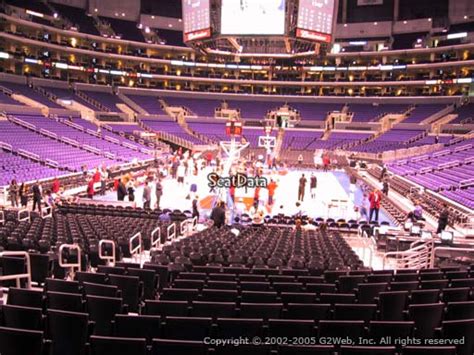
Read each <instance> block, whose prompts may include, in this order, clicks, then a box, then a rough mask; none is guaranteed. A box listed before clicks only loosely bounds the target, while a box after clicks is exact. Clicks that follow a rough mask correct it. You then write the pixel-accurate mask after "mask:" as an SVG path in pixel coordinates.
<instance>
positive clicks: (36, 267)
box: [30, 253, 51, 285]
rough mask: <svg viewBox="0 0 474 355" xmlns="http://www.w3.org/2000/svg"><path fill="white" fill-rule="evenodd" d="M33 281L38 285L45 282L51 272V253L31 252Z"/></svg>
mask: <svg viewBox="0 0 474 355" xmlns="http://www.w3.org/2000/svg"><path fill="white" fill-rule="evenodd" d="M30 264H31V281H33V282H37V283H38V285H42V284H44V282H45V280H46V278H47V277H49V276H50V274H51V267H50V262H49V255H47V254H37V253H30Z"/></svg>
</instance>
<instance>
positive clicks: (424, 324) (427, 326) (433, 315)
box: [408, 303, 444, 338]
mask: <svg viewBox="0 0 474 355" xmlns="http://www.w3.org/2000/svg"><path fill="white" fill-rule="evenodd" d="M443 311H444V304H443V303H431V304H414V305H410V306H409V307H408V314H409V318H410V319H411V320H413V321H414V322H415V333H414V335H415V336H417V337H420V338H431V337H433V336H434V334H435V328H437V327H439V326H440V325H441V319H442V317H443Z"/></svg>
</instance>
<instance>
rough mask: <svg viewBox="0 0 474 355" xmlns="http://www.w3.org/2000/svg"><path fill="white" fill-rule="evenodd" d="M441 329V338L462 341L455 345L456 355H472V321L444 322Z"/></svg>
mask: <svg viewBox="0 0 474 355" xmlns="http://www.w3.org/2000/svg"><path fill="white" fill-rule="evenodd" d="M441 328H442V336H441V338H444V339H459V340H460V341H461V340H462V344H459V345H456V350H457V354H458V355H471V354H474V337H473V334H474V319H469V320H454V321H444V322H443V323H442V327H441Z"/></svg>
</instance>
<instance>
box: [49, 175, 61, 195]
mask: <svg viewBox="0 0 474 355" xmlns="http://www.w3.org/2000/svg"><path fill="white" fill-rule="evenodd" d="M59 189H60V184H59V180H58V178H54V181H53V186H52V187H51V192H52V193H53V194H57V193H58V192H59Z"/></svg>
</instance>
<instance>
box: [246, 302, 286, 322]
mask: <svg viewBox="0 0 474 355" xmlns="http://www.w3.org/2000/svg"><path fill="white" fill-rule="evenodd" d="M282 309H283V304H281V303H241V304H240V317H241V318H260V319H264V320H267V319H269V318H273V319H277V318H280V315H281V311H282Z"/></svg>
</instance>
